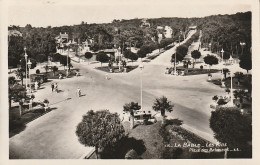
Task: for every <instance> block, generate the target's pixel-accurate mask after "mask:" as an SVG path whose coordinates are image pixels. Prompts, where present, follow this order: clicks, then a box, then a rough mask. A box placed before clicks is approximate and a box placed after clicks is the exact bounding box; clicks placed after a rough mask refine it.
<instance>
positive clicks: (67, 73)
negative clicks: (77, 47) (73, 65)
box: [66, 46, 70, 77]
mask: <svg viewBox="0 0 260 165" xmlns="http://www.w3.org/2000/svg"><path fill="white" fill-rule="evenodd" d="M69 53H70V47H69V46H68V55H67V68H66V69H67V72H66V77H68V75H69Z"/></svg>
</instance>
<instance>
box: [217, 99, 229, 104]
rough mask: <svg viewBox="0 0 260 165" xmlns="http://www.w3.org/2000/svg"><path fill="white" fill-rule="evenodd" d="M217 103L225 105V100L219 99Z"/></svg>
mask: <svg viewBox="0 0 260 165" xmlns="http://www.w3.org/2000/svg"><path fill="white" fill-rule="evenodd" d="M217 104H218V105H225V104H227V102H226V101H225V99H219V100H218V102H217Z"/></svg>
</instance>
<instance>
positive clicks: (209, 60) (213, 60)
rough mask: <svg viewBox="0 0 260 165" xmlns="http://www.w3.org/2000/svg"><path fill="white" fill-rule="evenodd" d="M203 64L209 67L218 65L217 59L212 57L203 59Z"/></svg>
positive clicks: (208, 56)
mask: <svg viewBox="0 0 260 165" xmlns="http://www.w3.org/2000/svg"><path fill="white" fill-rule="evenodd" d="M204 62H205V63H206V64H208V65H210V66H212V65H216V64H218V58H217V57H215V56H214V55H207V56H206V57H204Z"/></svg>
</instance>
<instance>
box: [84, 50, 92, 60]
mask: <svg viewBox="0 0 260 165" xmlns="http://www.w3.org/2000/svg"><path fill="white" fill-rule="evenodd" d="M92 56H93V54H92V53H91V52H86V53H85V58H86V59H91V58H92Z"/></svg>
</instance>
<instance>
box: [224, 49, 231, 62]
mask: <svg viewBox="0 0 260 165" xmlns="http://www.w3.org/2000/svg"><path fill="white" fill-rule="evenodd" d="M229 58H230V53H229V52H227V51H225V52H224V53H223V59H224V60H225V61H226V60H228V59H229Z"/></svg>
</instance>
